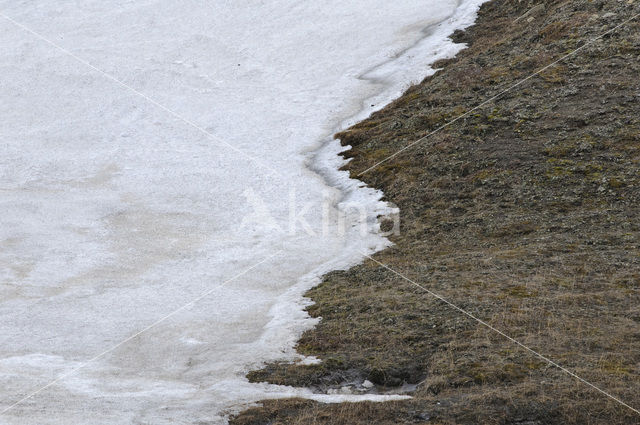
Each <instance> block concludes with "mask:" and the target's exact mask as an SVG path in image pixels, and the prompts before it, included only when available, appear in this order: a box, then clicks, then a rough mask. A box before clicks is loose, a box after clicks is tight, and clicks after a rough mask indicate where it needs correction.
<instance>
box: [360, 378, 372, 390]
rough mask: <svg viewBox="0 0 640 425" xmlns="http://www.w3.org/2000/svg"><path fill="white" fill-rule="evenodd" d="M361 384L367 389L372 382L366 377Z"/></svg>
mask: <svg viewBox="0 0 640 425" xmlns="http://www.w3.org/2000/svg"><path fill="white" fill-rule="evenodd" d="M362 386H363V387H364V388H367V389H369V388H373V382H371V381H369V380H368V379H366V380H365V381H364V382H363V383H362Z"/></svg>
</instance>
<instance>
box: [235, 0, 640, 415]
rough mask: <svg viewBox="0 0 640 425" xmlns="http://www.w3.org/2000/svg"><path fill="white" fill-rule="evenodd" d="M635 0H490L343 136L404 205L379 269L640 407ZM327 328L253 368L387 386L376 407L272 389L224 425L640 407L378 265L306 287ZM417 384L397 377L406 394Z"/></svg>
mask: <svg viewBox="0 0 640 425" xmlns="http://www.w3.org/2000/svg"><path fill="white" fill-rule="evenodd" d="M637 13H640V4H638V2H637V1H627V0H625V1H611V0H609V1H602V0H593V1H586V0H581V1H558V0H555V1H554V0H549V1H508V0H494V1H491V2H489V3H487V4H485V5H484V7H483V8H482V10H481V12H480V15H479V18H478V21H477V23H476V25H475V26H474V27H472V28H470V29H469V30H468V31H466V32H464V33H457V34H455V35H454V39H455V40H456V41H460V42H466V43H469V45H470V47H469V48H468V49H466V50H464V51H463V52H461V53H460V54H459V55H458V57H456V58H455V59H452V60H448V61H444V62H442V63H440V64H438V67H441V68H443V69H442V70H441V71H439V72H438V73H436V74H435V75H434V76H432V77H429V78H427V79H426V80H425V81H423V82H422V83H421V84H419V85H416V86H415V87H412V88H411V89H410V90H408V91H407V93H405V94H404V96H403V97H402V98H400V99H398V100H397V101H396V102H394V103H393V104H391V105H390V106H388V107H387V108H385V109H384V110H382V111H380V112H378V113H375V114H374V115H373V116H371V117H370V118H369V119H368V120H366V121H364V122H362V123H360V124H358V125H356V126H354V127H353V128H351V129H349V130H348V131H346V132H344V133H342V134H339V135H338V137H339V138H340V139H341V140H342V142H343V143H344V144H348V145H351V146H353V149H352V150H350V151H349V152H348V153H347V155H348V156H349V157H351V158H353V160H352V161H351V163H350V164H349V166H348V168H349V170H350V171H351V172H352V175H354V176H357V175H358V174H359V173H360V172H362V171H363V170H366V169H368V168H369V167H371V166H373V165H374V164H376V163H377V162H378V161H381V160H383V159H384V158H386V157H388V156H389V155H391V154H393V153H394V152H396V151H397V150H398V149H401V148H402V147H405V146H407V145H409V144H410V143H412V142H413V141H415V140H417V139H419V138H421V137H422V136H425V135H428V134H429V133H430V132H432V131H433V130H435V129H438V128H439V127H440V126H442V125H444V124H446V123H448V122H450V121H451V120H453V119H455V118H456V117H458V116H460V115H461V114H464V113H466V112H469V111H471V112H470V113H469V114H468V115H466V116H465V117H464V118H462V119H460V120H458V121H456V122H454V123H453V124H451V125H450V126H447V127H446V128H444V129H442V130H440V131H438V132H437V133H435V134H433V135H430V136H429V137H427V138H426V139H425V140H424V141H422V142H421V143H418V144H416V145H415V146H413V147H411V148H410V149H407V150H406V151H404V152H403V153H401V154H400V155H398V156H396V157H394V158H392V159H391V160H389V161H386V162H384V163H383V164H381V165H379V166H377V167H376V168H374V169H372V170H371V171H368V172H366V173H365V174H363V175H360V176H359V177H358V178H360V179H362V180H364V181H365V182H366V183H368V184H369V185H370V186H372V187H376V188H380V189H382V190H383V191H384V193H385V195H386V199H388V200H389V201H392V202H394V203H395V204H397V205H398V206H399V207H400V209H401V218H402V228H401V233H400V235H398V236H396V237H394V238H393V241H394V243H395V246H394V247H393V248H391V249H388V250H386V251H384V252H382V253H379V254H378V255H376V256H375V258H376V260H377V261H379V262H380V263H383V264H385V265H388V266H389V267H390V268H392V269H393V270H395V271H397V272H399V273H400V274H402V275H404V276H406V277H407V278H409V279H411V280H413V281H415V282H417V283H419V284H420V285H422V286H424V287H425V288H427V289H428V290H430V291H433V292H435V293H437V294H438V295H440V296H442V297H443V298H445V299H446V300H448V301H450V302H451V303H453V304H455V305H456V306H458V307H460V308H462V309H464V310H465V311H467V312H469V313H471V314H473V315H475V316H476V317H477V318H479V319H481V320H483V321H486V323H488V324H490V325H491V326H493V327H495V328H496V329H499V330H500V331H502V332H504V333H505V334H506V335H509V336H511V337H513V338H515V339H516V340H517V341H519V342H521V343H522V344H524V345H526V346H527V347H530V348H531V349H532V350H534V351H536V352H539V353H541V354H542V355H544V356H548V358H550V359H552V360H553V361H555V362H557V363H558V364H560V365H562V366H563V367H566V368H567V369H568V370H570V371H572V372H574V373H576V374H577V375H579V376H580V377H582V378H583V379H585V380H587V381H589V382H590V383H592V384H593V385H594V386H596V387H598V388H600V389H602V390H603V391H605V392H607V393H609V394H611V395H612V396H614V397H617V398H619V399H620V400H622V401H624V402H625V403H627V404H629V405H630V406H632V407H634V408H636V409H640V291H639V288H640V232H639V230H640V164H639V161H640V78H639V76H640V18H636V19H634V20H632V21H630V22H627V23H626V24H624V25H623V26H621V27H620V28H618V29H616V30H615V31H613V32H611V33H609V34H608V35H606V36H604V37H602V38H601V39H599V40H598V41H595V42H594V43H592V44H589V45H587V46H586V47H584V48H582V49H580V50H579V51H578V52H577V53H576V54H575V55H572V56H570V57H568V58H566V60H563V61H561V62H559V63H557V64H556V65H554V66H552V67H550V68H548V69H546V70H545V71H544V72H542V73H540V74H539V75H536V76H534V77H532V78H530V79H528V80H527V81H525V82H524V83H522V84H521V85H519V86H517V87H515V88H513V89H511V90H509V91H508V92H506V93H504V94H503V95H501V96H500V97H499V98H497V99H495V100H493V101H490V102H488V103H486V104H484V105H483V106H481V107H479V108H477V109H475V110H474V109H473V108H474V107H475V106H477V105H480V104H482V103H483V102H484V101H486V100H487V99H490V98H492V97H493V96H495V95H497V94H499V93H501V92H503V91H504V90H505V89H508V88H509V87H511V86H512V85H513V84H515V83H517V82H519V81H521V80H522V79H523V78H525V77H527V76H529V75H531V74H532V73H534V72H536V71H537V70H539V69H540V68H542V67H544V66H546V65H548V64H550V63H552V62H554V61H555V60H556V59H558V58H560V57H562V56H563V55H565V54H567V53H569V52H571V51H573V50H575V49H577V48H580V47H581V46H583V45H584V44H585V43H586V42H588V41H589V40H591V39H593V38H594V37H597V36H599V35H601V34H603V33H605V32H607V31H608V30H610V29H612V28H614V27H616V25H618V24H620V23H622V22H623V21H625V20H627V19H629V18H631V17H632V16H633V15H634V14H637ZM308 296H309V297H310V298H312V299H313V301H314V302H315V305H313V306H312V307H310V308H309V312H310V314H311V315H312V316H319V317H322V322H321V323H320V325H319V326H318V327H317V328H316V329H313V330H311V331H309V332H307V333H305V335H304V336H303V337H302V339H301V340H300V342H299V346H298V349H299V351H300V352H302V353H304V354H309V355H315V356H318V357H320V358H321V359H323V360H324V362H323V363H322V364H321V365H316V366H295V365H283V364H276V365H270V366H269V367H267V368H265V369H263V370H261V371H257V372H253V373H252V374H250V378H251V379H253V380H266V381H269V382H274V383H280V384H289V385H305V386H316V387H318V388H319V389H323V390H326V389H327V388H334V387H335V388H340V387H342V386H344V385H346V384H350V385H351V386H352V388H353V389H354V390H358V388H359V384H360V383H362V382H363V381H364V380H365V379H367V380H369V381H372V382H373V383H375V384H377V387H376V390H377V391H383V390H388V389H389V388H393V387H398V386H400V385H402V384H406V383H408V384H418V385H417V387H416V389H415V391H414V392H413V393H412V395H413V396H414V398H413V399H412V400H409V401H406V402H393V403H384V404H371V403H361V404H356V405H323V404H318V403H314V402H310V401H302V400H284V401H268V402H265V403H264V407H262V408H255V409H251V410H249V411H247V412H245V413H243V414H241V415H239V416H237V417H236V418H234V419H233V420H232V423H233V424H266V423H269V424H308V423H316V424H371V423H376V424H392V423H446V424H450V423H459V424H476V423H489V424H516V423H517V424H549V423H557V424H602V423H607V424H635V423H638V421H639V420H640V415H638V414H637V413H636V412H634V411H633V410H632V409H630V408H628V407H625V406H623V405H621V404H620V403H618V402H616V401H615V400H613V399H612V398H610V397H607V396H606V395H604V394H603V393H601V392H599V391H597V390H595V389H594V388H592V387H590V386H589V385H586V384H585V383H583V382H581V381H579V380H577V379H575V378H574V377H572V376H570V375H569V374H567V373H565V372H564V371H561V370H559V369H558V368H557V367H554V366H552V365H550V364H549V362H547V361H545V360H544V359H542V358H540V357H538V356H536V355H534V354H533V353H531V352H529V351H527V350H526V349H523V348H522V347H521V346H519V345H517V344H515V343H514V342H512V341H510V340H509V339H507V338H505V337H503V336H502V335H500V334H498V333H496V332H495V331H493V330H491V329H489V328H487V327H486V326H484V325H483V324H481V323H479V322H478V321H476V320H473V319H471V318H469V317H468V316H465V315H464V314H462V313H461V312H460V311H458V310H456V309H454V308H452V307H451V306H449V305H447V304H446V303H444V302H442V301H441V300H439V299H437V298H435V297H434V296H432V295H430V294H429V293H427V292H425V291H424V290H422V289H420V288H418V287H416V286H415V285H413V284H412V283H410V282H408V281H407V280H405V279H402V278H401V277H399V276H398V275H397V274H394V273H393V272H391V271H389V270H388V269H386V268H385V267H383V266H381V265H380V264H378V263H376V262H374V261H367V262H366V263H365V264H362V265H360V266H358V267H355V268H353V269H351V270H349V271H346V272H335V273H332V274H330V275H328V276H327V277H326V279H325V280H324V282H323V283H322V284H321V285H320V286H318V287H317V288H315V289H313V290H312V291H310V292H309V294H308ZM407 388H411V387H407V386H405V387H404V389H407Z"/></svg>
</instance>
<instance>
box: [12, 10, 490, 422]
mask: <svg viewBox="0 0 640 425" xmlns="http://www.w3.org/2000/svg"><path fill="white" fill-rule="evenodd" d="M479 3H480V1H479V0H466V1H462V3H461V5H458V2H457V1H454V0H424V1H419V0H398V1H393V2H388V1H382V0H368V1H365V0H352V1H348V2H345V1H334V0H328V1H323V2H311V1H305V2H301V1H294V0H271V1H263V0H250V1H222V0H213V1H190V0H181V1H174V0H163V1H160V0H136V1H132V0H120V1H116V0H86V1H81V0H57V1H51V0H36V1H33V0H11V1H8V0H0V14H2V16H1V17H0V31H1V32H0V34H1V35H0V46H1V51H2V58H3V60H2V63H1V64H0V96H1V99H2V102H0V116H1V117H2V118H1V119H2V126H1V127H0V146H1V151H0V211H2V214H1V215H0V296H1V303H0V411H3V413H2V414H1V415H0V423H2V424H5V423H6V424H34V425H35V424H38V425H39V424H65V425H66V424H85V423H91V424H111V425H113V424H133V423H135V424H183V423H184V424H195V423H204V422H206V423H217V422H223V421H224V419H223V418H224V415H225V414H228V413H229V412H233V411H236V410H237V409H239V408H241V407H242V406H244V405H246V403H248V402H253V401H256V400H260V399H263V398H268V397H283V396H290V395H298V396H309V397H315V398H322V397H325V398H324V399H326V400H337V399H339V398H340V397H339V396H332V397H329V396H315V395H312V394H311V393H310V392H309V391H308V390H304V389H293V388H286V387H276V386H268V385H254V384H249V383H248V382H247V381H246V379H245V378H244V374H245V373H246V371H247V370H248V369H249V368H251V367H257V366H259V365H260V364H261V363H262V362H266V361H274V360H296V359H298V360H300V359H299V356H297V355H296V354H295V352H294V351H293V349H292V347H293V344H294V342H295V340H296V338H297V336H298V335H299V334H300V332H302V331H303V330H304V329H306V328H308V327H309V326H312V325H313V321H311V320H309V319H308V317H307V316H306V314H305V313H304V312H303V311H302V308H303V307H304V305H305V301H304V299H303V298H302V293H303V292H304V291H305V290H306V289H307V288H309V287H310V286H312V285H313V284H314V283H315V282H317V279H318V276H320V275H321V274H322V273H324V272H326V271H329V270H332V269H338V268H345V267H348V266H350V265H352V264H354V263H356V262H358V261H360V260H361V258H362V255H361V252H362V251H368V252H371V251H374V250H377V249H380V248H382V247H383V246H385V245H386V243H387V242H386V240H385V239H384V238H383V237H381V236H379V235H376V234H375V232H374V230H375V226H374V225H373V223H374V222H375V216H376V215H377V214H379V213H381V212H384V211H385V205H384V204H382V203H381V202H379V201H378V200H379V195H380V194H379V193H376V192H374V191H372V190H369V189H364V188H359V186H358V184H357V182H356V181H353V180H349V179H348V178H347V177H346V176H345V175H344V174H343V173H340V172H337V171H336V168H337V166H339V164H340V160H339V158H338V157H337V156H336V153H337V152H338V151H339V150H340V148H339V147H338V145H337V143H336V142H332V143H327V142H325V143H324V144H323V141H325V140H327V138H328V137H330V136H331V134H333V132H334V131H335V130H337V129H339V128H341V127H344V126H346V125H348V124H349V123H350V122H352V121H353V120H354V119H358V118H361V117H362V116H364V115H366V114H368V113H370V112H371V110H372V109H376V108H379V107H381V106H383V105H384V103H385V102H388V101H389V100H390V99H391V98H393V97H395V96H397V95H398V94H399V93H400V92H401V90H402V89H403V88H404V87H406V85H407V84H408V83H409V82H410V81H415V80H419V79H420V78H422V77H424V76H425V75H426V74H427V73H428V72H429V69H428V68H427V67H426V64H427V63H428V62H430V61H432V60H434V59H435V58H438V57H443V56H449V55H452V54H455V52H456V51H457V50H458V49H459V48H460V46H454V45H452V44H451V43H450V42H449V41H447V40H446V39H445V37H446V35H448V34H449V33H450V32H451V31H452V30H453V29H454V28H455V27H461V26H466V25H468V24H470V23H471V22H472V21H473V19H474V14H475V10H476V8H477V5H478V4H479ZM438 22H442V23H441V24H440V25H437V26H433V27H432V28H431V29H430V31H429V32H428V33H424V32H423V31H422V30H423V29H424V28H425V27H427V26H429V25H433V24H436V23H438ZM410 47H411V49H409V48H410ZM407 49H409V50H407ZM318 149H320V150H318ZM311 170H315V172H314V171H311ZM318 173H319V174H318ZM323 200H325V202H323ZM349 203H355V204H357V205H358V206H359V207H360V208H366V211H367V217H366V221H367V222H368V224H369V227H368V229H369V231H368V232H365V233H363V232H361V227H360V226H359V225H357V224H358V222H359V220H360V219H361V218H360V217H361V215H360V214H347V219H346V223H347V224H346V226H345V227H346V231H345V232H344V234H343V232H340V230H339V227H340V223H339V220H337V219H336V217H337V216H338V215H339V211H340V210H341V209H342V210H344V209H345V206H346V205H347V204H349ZM292 211H293V212H294V215H297V216H301V217H303V220H291V212H292ZM323 216H324V217H329V218H330V219H329V220H326V219H325V220H323ZM303 221H304V222H306V223H307V224H308V227H305V225H304V224H305V223H303ZM292 226H293V227H295V228H292ZM194 300H196V301H195V302H192V301H194ZM191 302H192V303H191ZM189 303H190V304H189ZM185 305H186V307H185V308H182V309H181V307H183V306H185ZM177 309H180V310H179V311H177V312H175V311H176V310H177ZM172 312H175V314H172V315H171V316H169V317H167V315H169V314H170V313H172ZM150 326H151V327H150ZM140 331H144V332H142V333H140V334H139V335H136V334H137V333H138V332H140ZM134 335H135V337H133V338H130V337H131V336H134ZM128 338H130V339H128ZM123 341H124V343H122V342H123ZM120 343H122V344H120ZM119 344H120V345H119ZM88 360H91V361H90V362H89V363H87V361H88ZM58 378H61V379H59V380H58V381H56V382H55V383H53V384H52V385H50V386H48V387H46V388H44V389H43V390H42V391H40V392H38V393H37V394H35V395H33V396H32V397H30V398H28V399H26V400H23V401H21V402H20V403H19V404H17V405H16V404H14V403H16V402H18V401H20V400H21V399H23V397H25V396H28V395H30V394H32V393H33V392H34V391H37V390H39V389H40V388H42V387H43V386H46V385H48V384H49V383H51V382H52V381H54V380H56V379H58ZM328 397H329V398H328ZM7 409H8V410H7Z"/></svg>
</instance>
